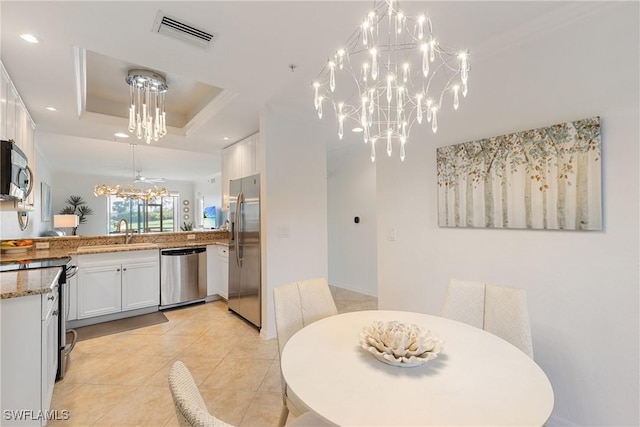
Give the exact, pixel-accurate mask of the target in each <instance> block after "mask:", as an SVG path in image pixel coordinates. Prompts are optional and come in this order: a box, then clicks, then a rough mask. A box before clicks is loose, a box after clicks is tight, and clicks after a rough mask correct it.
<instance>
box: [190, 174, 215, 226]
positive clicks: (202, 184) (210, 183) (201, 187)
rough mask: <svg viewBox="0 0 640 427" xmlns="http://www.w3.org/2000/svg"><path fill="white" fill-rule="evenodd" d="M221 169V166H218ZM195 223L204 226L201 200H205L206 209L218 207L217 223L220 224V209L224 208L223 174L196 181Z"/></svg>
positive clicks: (194, 190)
mask: <svg viewBox="0 0 640 427" xmlns="http://www.w3.org/2000/svg"><path fill="white" fill-rule="evenodd" d="M217 169H220V165H218V166H217ZM193 193H194V195H193V209H192V212H193V223H194V225H196V226H200V225H202V212H201V211H200V200H204V207H205V208H206V207H208V206H215V207H216V222H217V223H218V224H220V214H221V212H220V207H221V206H222V174H221V173H217V174H213V175H210V176H208V177H206V178H205V179H201V180H198V181H195V182H194V183H193Z"/></svg>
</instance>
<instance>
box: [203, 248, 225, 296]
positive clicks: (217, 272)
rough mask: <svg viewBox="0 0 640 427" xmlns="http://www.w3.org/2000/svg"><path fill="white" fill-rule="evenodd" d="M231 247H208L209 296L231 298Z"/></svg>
mask: <svg viewBox="0 0 640 427" xmlns="http://www.w3.org/2000/svg"><path fill="white" fill-rule="evenodd" d="M228 260H229V247H228V246H227V245H208V246H207V295H208V296H211V295H218V296H220V297H222V298H224V299H228V297H229V283H228V282H229V280H228V277H229V263H228Z"/></svg>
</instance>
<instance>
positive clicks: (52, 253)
mask: <svg viewBox="0 0 640 427" xmlns="http://www.w3.org/2000/svg"><path fill="white" fill-rule="evenodd" d="M207 245H223V246H228V243H227V242H226V241H225V242H221V241H196V242H188V243H187V242H165V243H157V244H155V245H154V246H144V245H136V244H131V245H118V247H117V248H116V247H112V248H109V249H108V250H105V249H104V248H100V247H99V246H100V245H96V250H94V251H92V250H90V249H88V247H87V246H83V248H85V249H84V250H83V251H82V252H78V248H72V249H44V250H34V249H29V250H27V251H26V252H19V253H9V254H7V253H3V254H1V255H0V264H14V263H25V264H26V263H28V262H29V261H36V260H43V259H55V258H65V257H68V256H72V255H79V254H89V253H106V252H123V251H141V250H149V249H169V248H188V247H195V246H207Z"/></svg>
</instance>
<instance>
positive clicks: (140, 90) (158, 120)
mask: <svg viewBox="0 0 640 427" xmlns="http://www.w3.org/2000/svg"><path fill="white" fill-rule="evenodd" d="M126 81H127V83H128V84H129V96H130V99H131V103H130V106H129V132H131V133H135V135H136V136H137V137H138V139H142V138H144V140H145V141H146V142H147V144H149V143H151V140H152V139H153V140H154V141H157V140H158V139H160V138H162V137H163V136H165V135H166V134H167V124H166V113H165V111H164V93H165V92H166V91H167V89H168V88H169V86H167V82H166V80H165V78H164V77H162V76H161V75H159V74H156V73H154V72H152V71H148V70H139V69H136V70H130V71H129V75H128V76H127V78H126Z"/></svg>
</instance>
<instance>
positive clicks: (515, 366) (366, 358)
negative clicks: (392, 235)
mask: <svg viewBox="0 0 640 427" xmlns="http://www.w3.org/2000/svg"><path fill="white" fill-rule="evenodd" d="M374 321H399V322H401V323H405V324H415V325H418V326H420V327H422V328H426V329H428V330H430V331H431V332H432V333H434V334H436V335H437V336H438V337H439V338H440V339H441V340H443V341H444V347H443V349H442V351H441V352H440V354H439V355H438V357H437V358H436V359H433V360H430V361H428V362H426V363H424V364H422V365H420V366H414V367H401V366H392V365H388V364H385V363H383V362H381V361H379V360H378V359H376V358H375V357H374V355H373V354H371V353H370V352H368V351H367V350H365V349H363V348H362V347H361V346H360V334H361V331H362V330H363V329H364V328H365V327H367V326H369V325H371V323H372V322H374ZM281 367H282V374H283V377H284V379H285V381H286V383H287V386H288V393H294V394H295V396H296V397H297V398H298V399H300V400H301V401H302V402H303V403H304V404H305V405H307V407H308V408H309V409H310V410H312V411H313V412H315V413H316V414H317V415H318V416H320V417H321V418H323V419H324V420H325V421H327V422H328V423H330V424H334V425H339V426H428V425H438V426H542V425H544V423H545V422H546V421H547V419H548V418H549V416H550V415H551V411H552V410H553V403H554V400H553V399H554V398H553V389H552V388H551V384H550V383H549V379H548V378H547V376H546V375H545V373H544V372H543V371H542V369H541V368H540V367H539V366H538V365H537V364H536V363H535V362H534V361H533V360H532V359H531V358H529V357H528V356H527V355H526V354H525V353H523V352H522V351H521V350H519V349H518V348H517V347H515V346H513V345H512V344H510V343H509V342H507V341H505V340H503V339H501V338H499V337H497V336H495V335H493V334H490V333H488V332H485V331H484V330H482V329H478V328H476V327H473V326H469V325H467V324H464V323H461V322H457V321H454V320H450V319H445V318H442V317H437V316H431V315H427V314H421V313H412V312H404V311H385V310H371V311H356V312H350V313H344V314H339V315H335V316H330V317H327V318H324V319H322V320H319V321H317V322H314V323H312V324H310V325H307V326H305V327H304V328H302V329H301V330H299V331H298V332H296V333H295V334H294V335H293V336H292V337H291V338H290V339H289V341H288V342H287V344H286V346H285V348H284V351H283V352H282V358H281Z"/></svg>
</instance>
